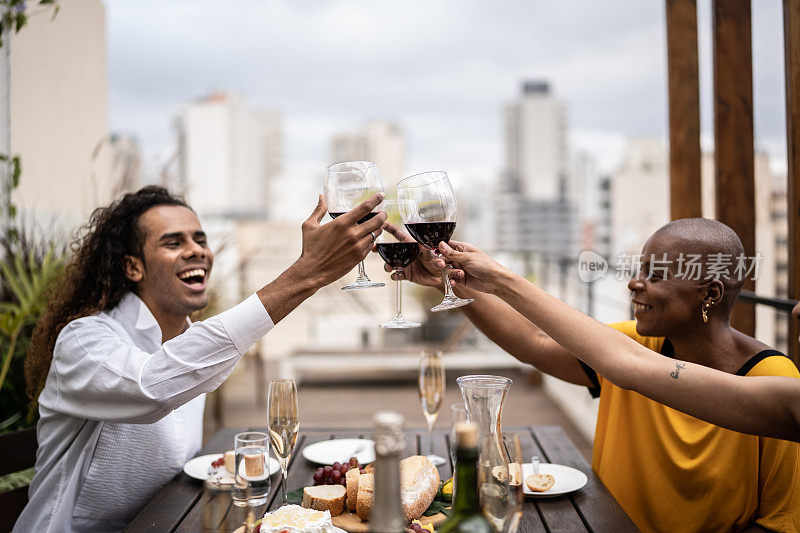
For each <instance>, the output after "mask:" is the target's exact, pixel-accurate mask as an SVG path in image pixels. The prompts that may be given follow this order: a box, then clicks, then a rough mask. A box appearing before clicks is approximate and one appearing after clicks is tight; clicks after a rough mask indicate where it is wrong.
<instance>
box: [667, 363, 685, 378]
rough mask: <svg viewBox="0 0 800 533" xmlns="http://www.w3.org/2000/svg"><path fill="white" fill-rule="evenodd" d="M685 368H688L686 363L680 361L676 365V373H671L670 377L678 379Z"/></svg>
mask: <svg viewBox="0 0 800 533" xmlns="http://www.w3.org/2000/svg"><path fill="white" fill-rule="evenodd" d="M684 368H686V363H684V362H682V361H678V362H677V363H675V371H674V372H670V373H669V376H670V377H672V378H675V379H678V374H680V373H681V370H683V369H684Z"/></svg>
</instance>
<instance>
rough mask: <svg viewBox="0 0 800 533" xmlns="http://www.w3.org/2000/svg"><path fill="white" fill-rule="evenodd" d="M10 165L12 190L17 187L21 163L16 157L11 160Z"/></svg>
mask: <svg viewBox="0 0 800 533" xmlns="http://www.w3.org/2000/svg"><path fill="white" fill-rule="evenodd" d="M11 164H12V165H13V167H14V168H13V170H12V171H11V185H12V188H13V189H16V188H17V187H19V177H20V175H21V174H22V163H21V162H20V159H19V156H18V155H15V156H14V159H12V160H11Z"/></svg>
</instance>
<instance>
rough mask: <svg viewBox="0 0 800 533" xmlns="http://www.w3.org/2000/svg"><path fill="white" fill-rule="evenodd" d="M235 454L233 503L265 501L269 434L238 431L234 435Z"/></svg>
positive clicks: (243, 503) (260, 503) (252, 504)
mask: <svg viewBox="0 0 800 533" xmlns="http://www.w3.org/2000/svg"><path fill="white" fill-rule="evenodd" d="M233 450H234V453H235V454H236V463H235V464H236V466H235V469H234V470H235V472H236V474H235V478H236V482H235V483H234V486H233V503H234V504H235V505H238V506H247V505H249V506H255V505H263V504H265V503H267V496H268V495H269V483H270V479H269V468H268V466H267V462H268V459H269V436H268V435H267V434H266V433H262V432H260V431H248V432H245V433H239V434H237V435H236V437H234V446H233Z"/></svg>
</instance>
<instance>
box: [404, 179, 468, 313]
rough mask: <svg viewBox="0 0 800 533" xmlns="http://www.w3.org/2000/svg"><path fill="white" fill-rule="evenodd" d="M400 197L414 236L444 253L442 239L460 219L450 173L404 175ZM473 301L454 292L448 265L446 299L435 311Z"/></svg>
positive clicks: (445, 270)
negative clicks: (448, 175)
mask: <svg viewBox="0 0 800 533" xmlns="http://www.w3.org/2000/svg"><path fill="white" fill-rule="evenodd" d="M397 200H398V201H399V202H400V215H401V216H402V217H403V222H404V223H405V225H406V229H407V230H408V232H409V233H410V234H411V236H412V237H414V239H416V241H417V242H418V243H420V244H421V245H423V246H425V247H427V248H430V249H431V250H433V253H434V254H436V256H437V257H438V256H441V252H439V243H440V242H447V241H449V240H450V237H451V236H452V235H453V232H454V231H455V229H456V221H457V220H458V204H456V195H455V192H453V186H452V185H451V184H450V179H449V178H448V177H447V173H446V172H441V171H433V172H423V173H421V174H414V175H413V176H409V177H407V178H403V179H402V180H400V182H399V183H398V184H397ZM472 301H473V300H472V299H471V298H459V297H458V296H456V295H455V294H454V293H453V288H452V287H450V276H449V275H448V273H447V267H445V269H444V299H443V300H442V303H440V304H439V305H437V306H436V307H432V308H431V311H433V312H437V311H444V310H446V309H455V308H456V307H461V306H462V305H467V304H468V303H470V302H472Z"/></svg>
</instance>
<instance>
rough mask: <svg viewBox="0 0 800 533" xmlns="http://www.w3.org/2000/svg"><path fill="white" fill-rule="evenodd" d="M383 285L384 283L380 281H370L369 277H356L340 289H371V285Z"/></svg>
mask: <svg viewBox="0 0 800 533" xmlns="http://www.w3.org/2000/svg"><path fill="white" fill-rule="evenodd" d="M385 285H386V284H385V283H381V282H380V281H372V280H371V279H364V280H360V279H357V280H356V281H354V282H353V283H351V284H350V285H345V286H344V287H342V289H341V290H343V291H358V290H361V289H372V288H373V287H383V286H385Z"/></svg>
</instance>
